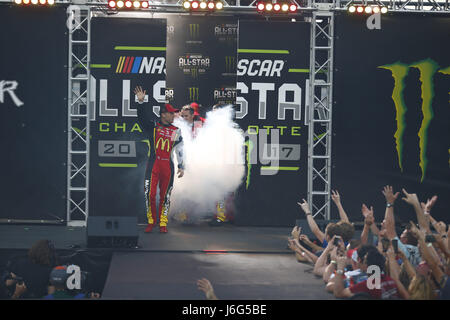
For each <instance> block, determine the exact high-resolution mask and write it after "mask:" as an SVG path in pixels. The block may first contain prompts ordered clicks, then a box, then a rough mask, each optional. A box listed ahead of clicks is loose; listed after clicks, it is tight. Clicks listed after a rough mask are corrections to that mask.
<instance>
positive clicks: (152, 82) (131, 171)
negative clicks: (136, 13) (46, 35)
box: [89, 18, 166, 222]
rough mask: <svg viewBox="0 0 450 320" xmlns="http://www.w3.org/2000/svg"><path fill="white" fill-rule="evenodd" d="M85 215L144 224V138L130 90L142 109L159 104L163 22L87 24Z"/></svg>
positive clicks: (162, 91) (106, 20) (163, 57)
mask: <svg viewBox="0 0 450 320" xmlns="http://www.w3.org/2000/svg"><path fill="white" fill-rule="evenodd" d="M91 27H92V54H91V70H92V79H91V97H90V100H91V102H90V103H91V111H93V112H92V113H91V135H92V137H91V158H90V169H91V171H90V202H89V205H90V207H89V208H90V215H93V216H95V215H97V216H98V215H100V216H134V215H137V216H138V219H139V221H140V222H145V221H146V215H145V202H144V199H145V198H144V174H145V168H146V161H147V157H148V153H149V142H148V140H147V136H145V135H144V134H143V132H142V128H140V127H139V124H138V122H137V111H136V103H137V101H136V97H135V95H134V93H133V90H134V88H135V87H136V86H137V85H139V86H142V88H143V89H144V90H146V91H147V92H146V94H147V96H146V98H145V101H146V103H147V106H148V108H150V110H151V106H153V112H155V114H158V112H159V107H158V105H159V104H162V103H164V102H165V72H166V70H165V68H166V20H165V19H131V18H93V19H92V22H91Z"/></svg>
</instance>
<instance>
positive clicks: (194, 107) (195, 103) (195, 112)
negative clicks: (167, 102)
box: [191, 102, 200, 116]
mask: <svg viewBox="0 0 450 320" xmlns="http://www.w3.org/2000/svg"><path fill="white" fill-rule="evenodd" d="M191 107H192V109H194V115H195V116H199V115H200V113H198V108H199V105H198V103H197V102H192V103H191Z"/></svg>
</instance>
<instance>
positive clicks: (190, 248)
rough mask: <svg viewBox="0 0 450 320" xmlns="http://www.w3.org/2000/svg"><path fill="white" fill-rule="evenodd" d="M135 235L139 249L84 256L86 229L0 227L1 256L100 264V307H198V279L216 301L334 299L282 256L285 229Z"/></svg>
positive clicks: (180, 229) (306, 269)
mask: <svg viewBox="0 0 450 320" xmlns="http://www.w3.org/2000/svg"><path fill="white" fill-rule="evenodd" d="M138 228H139V241H138V247H137V248H129V249H128V248H105V249H101V248H95V249H90V248H86V229H85V228H80V227H66V226H55V225H47V226H44V225H0V249H1V251H2V257H3V258H4V257H7V256H8V254H9V253H17V252H21V253H26V250H28V249H29V248H30V247H31V245H32V244H33V243H34V242H35V241H37V240H39V239H49V240H51V241H52V242H53V243H54V245H55V247H56V249H57V250H58V252H60V253H63V254H64V255H65V256H66V257H67V256H68V257H69V259H68V260H67V261H70V257H71V256H73V257H76V259H77V260H76V261H81V263H85V265H87V266H88V267H91V266H92V268H97V267H98V265H97V264H95V263H94V264H93V263H92V262H93V261H94V260H95V259H96V257H99V259H100V258H101V259H102V260H101V263H102V264H101V267H102V268H101V270H102V271H99V272H97V274H99V276H98V277H99V278H100V277H101V278H102V280H101V281H102V282H101V284H98V286H101V287H102V290H101V291H102V297H103V299H152V300H153V299H155V300H185V299H187V300H190V299H193V300H197V299H199V300H204V299H205V298H204V295H203V293H202V292H200V291H198V290H197V287H196V281H197V280H198V279H200V278H207V279H209V280H210V281H211V282H212V284H213V286H214V288H215V289H216V293H217V295H218V296H219V298H221V299H238V300H240V299H250V300H253V299H263V300H277V299H282V300H297V299H332V298H333V296H332V295H331V294H328V293H326V292H325V290H324V284H323V281H322V280H321V279H319V278H317V277H315V276H314V275H313V273H312V266H310V265H306V264H302V263H298V262H297V261H296V259H295V257H294V254H293V253H292V251H291V250H289V249H288V248H287V238H288V236H289V235H290V232H291V229H292V228H291V227H243V226H234V225H232V224H227V225H224V226H221V227H210V226H208V225H207V224H202V225H188V226H186V225H181V224H176V223H172V224H169V232H168V233H167V234H160V233H159V230H158V228H156V229H154V230H153V232H152V233H149V234H146V233H144V229H145V226H144V225H139V226H138ZM106 261H108V267H107V268H104V265H105V262H106ZM97 269H98V268H97ZM103 270H104V271H103ZM101 273H103V274H101ZM100 274H101V275H100Z"/></svg>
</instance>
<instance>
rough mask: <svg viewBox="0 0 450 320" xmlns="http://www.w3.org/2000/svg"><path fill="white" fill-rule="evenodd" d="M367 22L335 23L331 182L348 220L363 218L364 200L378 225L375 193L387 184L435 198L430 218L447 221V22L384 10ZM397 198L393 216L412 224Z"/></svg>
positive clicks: (379, 200)
mask: <svg viewBox="0 0 450 320" xmlns="http://www.w3.org/2000/svg"><path fill="white" fill-rule="evenodd" d="M366 20H367V17H364V16H357V15H347V14H342V15H337V17H336V21H335V23H336V39H337V40H336V41H335V54H336V58H335V67H336V70H335V76H334V100H335V105H334V110H333V131H334V136H333V145H332V147H333V164H334V166H333V170H332V172H333V176H332V187H333V188H336V189H338V190H339V191H340V193H341V196H342V201H343V205H344V207H345V209H346V210H347V211H348V213H349V214H350V218H351V219H352V220H354V221H362V220H363V218H362V215H361V205H362V203H365V204H367V205H373V206H374V208H375V215H376V219H377V221H378V222H381V220H382V217H383V216H384V212H385V199H384V196H383V194H382V193H381V191H382V189H383V186H385V185H392V186H393V187H394V190H395V191H400V192H401V191H402V188H405V189H406V190H407V191H408V192H409V193H417V195H418V197H419V200H420V201H422V202H426V200H427V198H430V197H432V196H433V195H434V194H436V195H438V196H439V199H438V202H437V204H436V206H435V208H433V212H432V215H433V217H435V218H436V219H442V220H444V221H446V222H447V223H448V222H450V220H449V218H448V216H447V208H448V207H449V205H450V198H449V197H448V195H449V194H450V170H449V160H450V159H449V152H450V149H449V146H450V144H449V142H450V108H449V91H450V55H449V49H450V43H449V41H448V38H449V30H450V20H449V19H448V18H446V17H443V16H438V15H436V16H433V15H430V14H427V15H416V14H412V15H408V14H405V13H402V14H389V15H382V16H381V21H380V22H381V25H380V26H381V29H369V28H368V27H367V23H366ZM370 25H371V24H369V26H370ZM403 196H404V195H403V194H401V195H400V196H399V199H398V200H397V201H396V209H395V216H396V218H397V221H399V222H408V221H409V220H414V221H416V218H415V217H416V216H415V213H414V211H413V209H412V208H411V207H410V206H409V205H407V204H406V203H405V202H404V201H403V200H401V197H403ZM333 208H334V210H335V212H334V213H333V214H334V217H338V213H337V210H336V208H335V207H333Z"/></svg>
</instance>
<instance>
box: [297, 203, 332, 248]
mask: <svg viewBox="0 0 450 320" xmlns="http://www.w3.org/2000/svg"><path fill="white" fill-rule="evenodd" d="M297 204H298V205H299V206H300V207H301V208H302V209H303V211H304V212H305V215H306V220H307V221H308V225H309V228H310V229H311V231H312V233H314V235H315V236H316V237H317V239H318V240H319V241H320V242H323V240H324V239H325V234H324V233H323V232H322V231H320V229H319V226H318V225H317V223H316V222H315V221H314V218H313V217H312V213H311V209H310V208H309V204H308V202H306V200H305V199H303V203H300V202H297Z"/></svg>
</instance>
